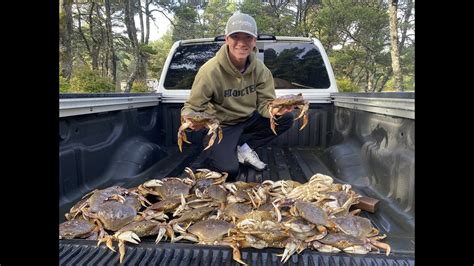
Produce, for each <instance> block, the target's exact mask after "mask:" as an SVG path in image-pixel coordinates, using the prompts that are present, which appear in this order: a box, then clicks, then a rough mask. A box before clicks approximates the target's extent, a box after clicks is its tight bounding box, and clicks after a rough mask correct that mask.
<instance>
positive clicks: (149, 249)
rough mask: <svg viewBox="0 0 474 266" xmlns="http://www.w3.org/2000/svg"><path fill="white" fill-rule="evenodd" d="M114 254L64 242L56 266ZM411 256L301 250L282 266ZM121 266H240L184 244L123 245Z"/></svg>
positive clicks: (100, 260)
mask: <svg viewBox="0 0 474 266" xmlns="http://www.w3.org/2000/svg"><path fill="white" fill-rule="evenodd" d="M280 253H282V249H275V248H266V249H261V250H259V249H251V248H243V249H241V257H242V259H243V261H245V262H246V263H247V264H248V265H281V262H280V259H281V257H279V256H277V255H278V254H280ZM118 257H119V255H118V253H117V252H115V253H114V252H112V251H110V250H109V249H108V248H107V247H105V245H101V246H100V247H96V244H95V241H87V240H67V241H63V242H62V243H61V244H60V247H59V263H60V265H118V264H119V263H118ZM414 264H415V262H414V258H413V256H407V255H390V256H388V257H387V256H385V255H384V254H367V255H355V254H347V253H331V254H328V253H321V252H316V251H312V250H305V251H303V252H301V253H300V254H295V255H293V256H291V257H290V259H289V260H288V261H287V262H286V263H285V265H400V266H402V265H414ZM123 265H177V266H178V265H240V264H239V263H237V262H235V261H234V260H233V259H232V250H231V249H230V248H227V247H220V246H207V245H196V244H188V243H174V244H170V243H160V244H158V245H155V244H154V243H153V242H148V243H140V245H134V244H127V246H126V255H125V258H124V261H123Z"/></svg>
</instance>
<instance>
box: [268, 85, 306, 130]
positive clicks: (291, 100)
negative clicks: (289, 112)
mask: <svg viewBox="0 0 474 266" xmlns="http://www.w3.org/2000/svg"><path fill="white" fill-rule="evenodd" d="M295 107H296V108H298V109H300V110H301V111H300V113H299V115H298V116H297V117H296V118H295V120H298V119H300V118H301V117H303V125H302V126H301V127H300V130H302V129H303V128H304V127H305V126H306V125H307V124H308V109H309V102H308V101H306V100H305V99H303V95H302V94H301V93H299V94H296V95H295V94H289V95H283V96H280V97H278V98H276V99H275V100H273V101H272V102H271V103H270V104H269V105H268V112H269V114H270V128H271V129H272V131H273V133H275V135H277V133H276V131H275V125H278V124H277V123H276V122H275V114H279V113H280V111H282V110H283V109H288V108H295Z"/></svg>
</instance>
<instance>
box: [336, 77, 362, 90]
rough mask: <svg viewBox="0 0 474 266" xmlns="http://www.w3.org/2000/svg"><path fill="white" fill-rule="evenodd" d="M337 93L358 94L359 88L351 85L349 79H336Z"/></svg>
mask: <svg viewBox="0 0 474 266" xmlns="http://www.w3.org/2000/svg"><path fill="white" fill-rule="evenodd" d="M336 84H337V88H338V90H339V92H359V90H360V89H359V87H357V85H356V84H354V83H352V82H351V81H350V80H349V79H345V78H343V79H336Z"/></svg>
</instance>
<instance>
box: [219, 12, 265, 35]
mask: <svg viewBox="0 0 474 266" xmlns="http://www.w3.org/2000/svg"><path fill="white" fill-rule="evenodd" d="M236 32H244V33H248V34H250V35H252V36H254V37H255V38H256V37H257V23H256V22H255V19H253V18H252V17H251V16H250V15H247V14H244V13H240V11H237V12H235V13H234V14H233V15H232V16H231V17H230V18H229V20H227V24H226V25H225V35H231V34H232V33H236Z"/></svg>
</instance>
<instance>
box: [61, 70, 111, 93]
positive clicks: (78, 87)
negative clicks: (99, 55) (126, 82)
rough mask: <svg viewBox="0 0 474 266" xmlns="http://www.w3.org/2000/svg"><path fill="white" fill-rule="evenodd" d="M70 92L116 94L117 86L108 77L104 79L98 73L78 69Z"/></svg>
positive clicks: (71, 82) (73, 77) (72, 80)
mask: <svg viewBox="0 0 474 266" xmlns="http://www.w3.org/2000/svg"><path fill="white" fill-rule="evenodd" d="M70 91H71V92H77V93H81V92H83V93H101V92H114V91H115V86H114V84H113V83H112V80H111V79H110V78H108V77H103V76H101V75H100V73H99V72H98V71H95V70H90V69H84V68H83V69H78V70H76V71H75V72H74V75H73V76H72V78H71V81H70Z"/></svg>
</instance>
